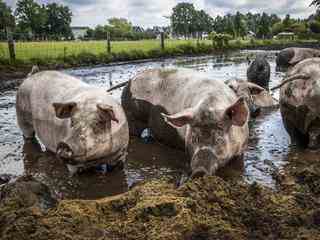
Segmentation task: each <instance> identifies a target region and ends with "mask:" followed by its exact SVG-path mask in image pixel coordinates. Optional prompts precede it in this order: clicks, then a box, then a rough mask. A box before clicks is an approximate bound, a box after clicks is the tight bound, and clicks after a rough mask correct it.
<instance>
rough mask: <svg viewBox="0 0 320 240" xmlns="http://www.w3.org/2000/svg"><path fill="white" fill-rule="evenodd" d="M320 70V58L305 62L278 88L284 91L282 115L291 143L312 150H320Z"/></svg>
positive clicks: (281, 101)
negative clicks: (302, 144) (300, 143)
mask: <svg viewBox="0 0 320 240" xmlns="http://www.w3.org/2000/svg"><path fill="white" fill-rule="evenodd" d="M319 69H320V58H309V59H306V60H303V61H301V62H299V63H298V64H297V65H295V66H294V67H293V68H292V69H291V70H290V71H289V72H288V75H287V78H286V79H284V80H283V81H282V83H281V84H280V85H279V86H277V87H275V88H274V89H276V88H281V90H280V111H281V115H282V119H283V122H284V126H285V128H286V130H287V132H288V133H289V135H290V137H291V139H292V140H293V142H302V143H304V144H305V145H306V146H307V147H308V148H310V149H319V148H320V70H319ZM301 140H302V141H301Z"/></svg>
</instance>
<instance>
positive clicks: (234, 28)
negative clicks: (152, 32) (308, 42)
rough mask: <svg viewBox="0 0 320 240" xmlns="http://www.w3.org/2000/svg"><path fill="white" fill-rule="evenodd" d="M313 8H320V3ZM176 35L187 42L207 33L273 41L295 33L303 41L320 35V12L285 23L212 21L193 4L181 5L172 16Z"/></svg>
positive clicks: (269, 17) (240, 17)
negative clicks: (311, 35)
mask: <svg viewBox="0 0 320 240" xmlns="http://www.w3.org/2000/svg"><path fill="white" fill-rule="evenodd" d="M311 5H315V6H316V7H320V0H319V1H318V0H315V1H313V2H312V4H311ZM170 20H171V28H172V31H173V33H174V34H176V35H179V36H184V37H185V38H189V37H195V36H200V37H201V36H203V33H208V34H209V33H211V32H215V33H217V34H227V35H230V36H232V37H233V38H241V37H245V36H247V35H248V34H250V35H252V36H254V37H256V38H271V37H272V36H274V35H276V34H278V33H280V32H292V33H294V34H296V35H298V36H301V37H307V36H308V35H310V34H312V33H320V12H319V11H317V12H316V13H315V14H313V15H311V16H310V17H309V18H307V19H294V18H291V16H290V15H289V14H288V15H286V17H285V18H284V19H281V18H280V17H279V16H277V15H276V14H267V13H265V12H263V13H262V14H260V13H257V14H252V13H250V12H249V13H247V14H243V13H240V12H236V13H235V14H227V15H225V16H219V15H218V16H217V17H215V18H213V17H211V16H210V15H209V14H207V13H206V12H205V11H203V10H200V11H198V10H196V9H195V7H194V5H193V4H192V3H179V4H177V5H176V6H175V7H174V8H173V13H172V15H171V16H170Z"/></svg>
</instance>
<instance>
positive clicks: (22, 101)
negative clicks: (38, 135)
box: [16, 92, 35, 139]
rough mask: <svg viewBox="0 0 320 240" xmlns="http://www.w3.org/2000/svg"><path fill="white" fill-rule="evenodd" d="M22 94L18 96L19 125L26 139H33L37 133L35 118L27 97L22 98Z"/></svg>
mask: <svg viewBox="0 0 320 240" xmlns="http://www.w3.org/2000/svg"><path fill="white" fill-rule="evenodd" d="M20 95H21V93H20V92H18V94H17V103H16V112H17V121H18V125H19V127H20V129H21V131H22V134H23V136H24V138H25V139H33V138H34V135H35V131H34V128H33V118H32V113H31V109H30V104H28V99H27V97H23V96H20Z"/></svg>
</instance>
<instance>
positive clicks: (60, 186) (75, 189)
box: [23, 139, 185, 199]
mask: <svg viewBox="0 0 320 240" xmlns="http://www.w3.org/2000/svg"><path fill="white" fill-rule="evenodd" d="M146 147H148V151H150V154H146ZM177 159H185V157H184V153H183V152H180V151H177V150H174V149H170V148H166V147H163V146H161V145H158V144H152V145H148V146H146V145H145V144H143V143H142V142H141V141H140V140H139V139H132V140H131V142H130V147H129V157H128V160H127V163H126V165H125V166H124V169H115V170H114V171H112V172H108V173H103V172H99V171H98V170H96V169H90V170H89V171H86V172H83V173H81V174H77V175H75V176H72V177H71V176H70V174H69V172H68V170H67V168H66V166H65V164H63V162H62V161H60V160H59V159H58V158H57V157H56V156H55V155H54V154H53V153H51V152H46V151H43V150H42V148H41V146H40V144H39V143H38V142H37V141H36V140H34V141H26V142H25V143H24V146H23V162H24V167H25V173H26V174H29V175H32V176H35V177H36V178H37V179H38V180H40V181H42V182H43V183H45V184H47V185H48V186H50V188H51V190H52V191H53V192H54V193H55V194H56V195H57V196H58V197H59V198H67V199H71V198H72V199H74V198H82V199H97V198H102V197H105V196H112V195H116V194H119V193H123V192H126V191H127V190H128V189H129V187H130V186H131V185H133V184H135V183H137V182H139V181H143V180H144V179H150V178H153V179H157V178H161V177H163V176H166V177H168V176H169V177H170V178H171V179H172V180H174V181H176V180H177V179H178V177H179V176H180V175H181V172H182V171H183V169H184V166H183V164H181V162H180V161H177Z"/></svg>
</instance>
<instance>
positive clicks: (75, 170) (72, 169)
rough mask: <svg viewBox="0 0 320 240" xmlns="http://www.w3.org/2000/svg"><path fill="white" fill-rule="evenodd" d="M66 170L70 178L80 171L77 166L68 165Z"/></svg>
mask: <svg viewBox="0 0 320 240" xmlns="http://www.w3.org/2000/svg"><path fill="white" fill-rule="evenodd" d="M67 168H68V171H69V173H70V175H71V176H74V175H75V174H77V173H78V172H79V170H80V169H79V167H78V166H75V165H70V164H67Z"/></svg>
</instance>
